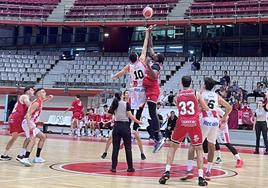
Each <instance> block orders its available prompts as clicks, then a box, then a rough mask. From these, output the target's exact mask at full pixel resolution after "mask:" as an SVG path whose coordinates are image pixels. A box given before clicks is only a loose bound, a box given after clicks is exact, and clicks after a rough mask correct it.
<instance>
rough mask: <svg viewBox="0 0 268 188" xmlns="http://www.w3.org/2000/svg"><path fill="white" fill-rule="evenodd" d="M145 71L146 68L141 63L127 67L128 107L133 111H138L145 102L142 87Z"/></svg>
mask: <svg viewBox="0 0 268 188" xmlns="http://www.w3.org/2000/svg"><path fill="white" fill-rule="evenodd" d="M145 69H146V67H145V65H144V64H143V63H142V62H141V61H137V62H135V63H130V64H129V65H128V72H129V74H130V77H131V83H130V88H129V95H130V106H131V109H134V110H137V109H139V108H140V107H141V106H143V105H144V103H145V102H146V95H145V89H144V87H143V86H142V83H143V79H144V75H145Z"/></svg>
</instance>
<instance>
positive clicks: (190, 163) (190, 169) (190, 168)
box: [187, 160, 193, 171]
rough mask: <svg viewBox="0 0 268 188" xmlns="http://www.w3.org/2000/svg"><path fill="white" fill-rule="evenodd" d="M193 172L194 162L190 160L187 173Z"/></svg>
mask: <svg viewBox="0 0 268 188" xmlns="http://www.w3.org/2000/svg"><path fill="white" fill-rule="evenodd" d="M192 170H193V160H188V161H187V171H192Z"/></svg>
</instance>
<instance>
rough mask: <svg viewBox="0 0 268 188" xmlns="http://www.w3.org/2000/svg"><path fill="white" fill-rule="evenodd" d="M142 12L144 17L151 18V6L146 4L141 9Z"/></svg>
mask: <svg viewBox="0 0 268 188" xmlns="http://www.w3.org/2000/svg"><path fill="white" fill-rule="evenodd" d="M142 14H143V16H144V17H145V18H146V19H148V18H151V17H152V16H153V14H154V11H153V9H152V8H151V7H149V6H147V7H145V8H144V9H143V11H142Z"/></svg>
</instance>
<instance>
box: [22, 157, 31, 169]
mask: <svg viewBox="0 0 268 188" xmlns="http://www.w3.org/2000/svg"><path fill="white" fill-rule="evenodd" d="M20 162H21V164H23V165H24V166H26V167H30V166H32V163H31V162H30V161H29V158H23V159H21V160H20Z"/></svg>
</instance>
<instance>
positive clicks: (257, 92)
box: [247, 82, 265, 98]
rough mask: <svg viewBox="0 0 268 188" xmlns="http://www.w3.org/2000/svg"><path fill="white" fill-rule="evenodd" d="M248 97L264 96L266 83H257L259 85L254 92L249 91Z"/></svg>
mask: <svg viewBox="0 0 268 188" xmlns="http://www.w3.org/2000/svg"><path fill="white" fill-rule="evenodd" d="M247 96H248V97H255V98H256V97H264V96H265V94H264V84H263V83H261V82H258V83H257V87H256V88H255V89H254V90H253V93H249V94H248V95H247Z"/></svg>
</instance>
